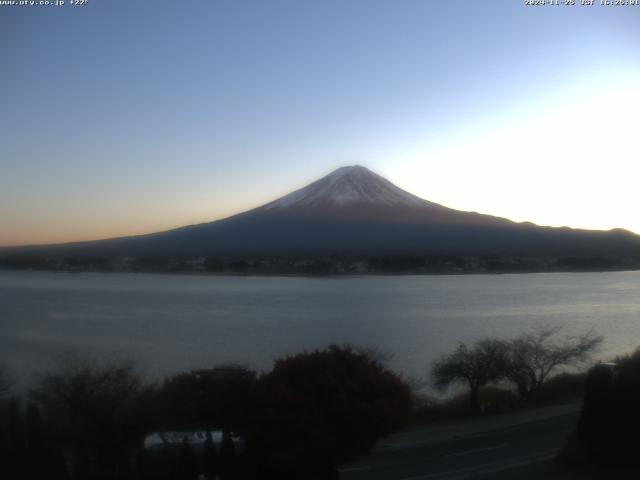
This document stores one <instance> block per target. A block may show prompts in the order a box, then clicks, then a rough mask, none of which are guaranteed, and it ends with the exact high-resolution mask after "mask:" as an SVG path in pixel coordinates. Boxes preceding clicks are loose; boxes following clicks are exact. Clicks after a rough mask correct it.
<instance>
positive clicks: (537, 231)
mask: <svg viewBox="0 0 640 480" xmlns="http://www.w3.org/2000/svg"><path fill="white" fill-rule="evenodd" d="M15 254H37V255H49V256H56V255H59V256H63V255H77V256H83V255H84V256H87V255H93V256H96V255H103V256H141V255H160V256H162V255H166V256H193V257H195V256H210V255H235V256H251V255H258V256H259V255H262V256H268V255H316V254H358V255H360V254H376V255H378V254H382V255H443V254H446V255H518V256H533V255H537V256H545V255H546V256H552V255H555V256H562V255H564V256H567V255H568V256H610V255H618V256H619V255H631V256H640V236H638V235H635V234H633V233H631V232H629V231H626V230H622V229H616V230H610V231H594V230H579V229H571V228H566V227H563V228H552V227H541V226H537V225H534V224H532V223H516V222H513V221H510V220H507V219H505V218H499V217H493V216H490V215H483V214H479V213H475V212H464V211H459V210H454V209H451V208H447V207H444V206H442V205H438V204H436V203H433V202H429V201H427V200H424V199H422V198H419V197H417V196H415V195H412V194H410V193H408V192H406V191H404V190H402V189H401V188H399V187H397V186H395V185H394V184H392V183H391V182H389V181H388V180H386V179H385V178H383V177H381V176H379V175H377V174H375V173H373V172H372V171H370V170H368V169H367V168H364V167H361V166H349V167H343V168H339V169H337V170H335V171H334V172H332V173H330V174H329V175H327V176H325V177H323V178H321V179H320V180H317V181H315V182H313V183H311V184H310V185H308V186H306V187H304V188H302V189H300V190H296V191H294V192H292V193H290V194H288V195H286V196H284V197H282V198H279V199H277V200H275V201H273V202H271V203H268V204H266V205H263V206H261V207H258V208H255V209H253V210H250V211H247V212H244V213H240V214H238V215H234V216H231V217H228V218H225V219H222V220H217V221H213V222H210V223H203V224H199V225H191V226H186V227H182V228H177V229H174V230H169V231H164V232H160V233H152V234H147V235H140V236H132V237H123V238H115V239H109V240H99V241H90V242H78V243H68V244H62V245H48V246H30V247H13V248H4V249H0V256H3V255H4V256H7V255H15Z"/></svg>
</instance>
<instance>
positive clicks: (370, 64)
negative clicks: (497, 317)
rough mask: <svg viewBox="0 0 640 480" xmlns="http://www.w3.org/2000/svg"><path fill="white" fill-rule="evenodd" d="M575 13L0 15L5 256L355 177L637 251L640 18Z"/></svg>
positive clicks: (516, 6)
mask: <svg viewBox="0 0 640 480" xmlns="http://www.w3.org/2000/svg"><path fill="white" fill-rule="evenodd" d="M577 3H578V5H574V6H566V5H544V6H526V5H525V2H524V0H522V1H521V0H493V1H491V2H479V1H476V0H467V1H455V2H451V1H445V0H441V1H437V0H429V1H427V0H386V1H380V0H322V1H320V0H313V1H312V0H287V1H285V0H270V1H268V2H267V1H261V0H260V1H258V0H256V1H244V0H229V1H222V0H206V1H205V0H191V1H189V2H180V1H175V0H174V1H164V0H154V1H141V0H127V1H123V0H89V1H88V3H87V4H86V5H71V4H69V2H68V1H67V4H66V5H63V6H54V5H50V6H38V5H33V6H20V5H14V6H11V5H0V73H1V77H0V78H2V83H1V84H0V245H20V244H34V243H54V242H64V241H71V240H89V239H98V238H109V237H116V236H122V235H130V234H139V233H147V232H154V231H159V230H165V229H169V228H173V227H177V226H182V225H186V224H193V223H200V222H206V221H211V220H215V219H218V218H223V217H225V216H228V215H230V214H233V213H238V212H241V211H243V210H247V209H249V208H252V207H255V206H258V205H260V204H262V203H266V202H268V201H270V200H273V199H275V198H276V197H279V196H281V195H283V194H286V193H288V192H290V191H291V190H294V189H296V188H300V187H302V186H304V185H305V184H306V183H309V182H311V181H313V180H315V179H317V178H319V177H320V176H322V175H324V174H327V173H329V172H330V171H332V170H333V169H335V168H338V167H340V166H343V165H351V164H360V165H365V166H367V167H369V168H370V169H372V170H374V171H376V172H377V173H379V174H381V175H383V176H385V177H387V178H388V179H389V180H391V181H392V182H394V183H396V184H397V185H398V186H400V187H401V188H404V189H406V190H408V191H410V192H411V193H414V194H416V195H418V196H421V197H423V198H426V199H428V200H430V201H433V202H437V203H440V204H443V205H446V206H449V207H452V208H458V209H462V210H472V211H478V212H482V213H488V214H492V215H498V216H503V217H507V218H511V219H513V220H516V221H532V222H535V223H538V224H541V225H554V226H562V225H568V226H572V227H582V228H596V229H609V228H614V227H620V228H626V229H629V230H632V231H635V232H637V233H640V215H638V214H637V211H636V210H637V208H636V206H637V204H638V201H637V198H638V193H637V191H638V190H637V178H638V176H637V175H636V170H640V167H639V168H636V164H637V163H638V160H640V158H638V152H639V150H638V138H640V137H639V135H638V121H637V118H638V112H640V48H639V47H640V6H631V5H627V6H602V5H600V4H599V3H600V2H599V1H598V2H597V4H596V5H593V6H582V5H580V0H578V1H577Z"/></svg>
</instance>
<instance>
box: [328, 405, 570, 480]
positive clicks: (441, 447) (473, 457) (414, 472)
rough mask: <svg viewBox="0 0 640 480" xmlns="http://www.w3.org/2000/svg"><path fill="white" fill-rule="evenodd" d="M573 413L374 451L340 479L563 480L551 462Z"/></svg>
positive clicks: (341, 472) (562, 476)
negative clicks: (512, 479) (426, 442)
mask: <svg viewBox="0 0 640 480" xmlns="http://www.w3.org/2000/svg"><path fill="white" fill-rule="evenodd" d="M577 419H578V412H577V411H574V412H570V413H564V414H562V415H559V416H555V417H552V418H546V419H538V420H535V421H530V422H527V423H523V424H519V425H513V426H509V427H504V428H500V429H497V430H492V431H486V432H480V433H474V434H471V435H469V436H465V437H464V438H459V439H447V440H442V441H437V442H431V443H428V444H425V443H423V444H415V445H412V446H409V445H408V446H406V447H405V448H402V449H386V450H385V449H378V450H377V451H374V452H373V453H372V454H371V455H369V456H368V457H366V458H363V459H362V460H361V461H359V462H357V463H353V464H350V465H348V466H345V467H343V468H341V469H340V479H341V480H365V479H366V480H453V479H474V478H475V479H477V478H482V479H485V478H486V479H508V478H517V479H518V480H525V479H534V478H535V479H539V478H544V479H545V480H551V479H554V478H565V476H564V474H562V472H559V471H558V469H557V468H556V467H555V465H554V464H553V463H552V459H553V457H554V456H555V454H556V453H557V452H558V450H559V449H560V448H561V447H562V445H563V444H564V442H565V440H566V439H567V437H568V436H569V434H570V433H571V432H572V431H573V430H574V428H575V425H576V421H577Z"/></svg>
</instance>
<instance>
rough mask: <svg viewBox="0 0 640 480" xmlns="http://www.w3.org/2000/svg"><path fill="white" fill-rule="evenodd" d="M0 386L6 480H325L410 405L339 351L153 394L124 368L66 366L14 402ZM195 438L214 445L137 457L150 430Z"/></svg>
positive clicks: (228, 372) (388, 375)
mask: <svg viewBox="0 0 640 480" xmlns="http://www.w3.org/2000/svg"><path fill="white" fill-rule="evenodd" d="M2 378H3V380H2V381H1V382H0V385H2V389H1V390H0V392H1V393H2V395H3V396H4V398H5V400H4V401H3V402H2V408H1V409H0V465H2V466H3V467H2V469H3V472H5V473H7V476H6V478H16V479H17V478H21V479H42V478H47V479H51V480H58V479H59V480H63V479H65V480H93V479H96V480H97V479H105V480H106V479H110V480H120V479H131V480H133V479H136V480H137V479H149V480H151V479H158V480H164V479H166V480H182V479H184V480H187V479H189V480H195V479H196V477H197V476H198V475H199V474H204V475H207V477H206V478H209V479H213V478H220V479H254V478H279V479H285V480H286V479H328V478H336V476H337V473H336V467H337V466H338V465H340V464H341V463H344V462H347V461H349V460H352V459H354V458H355V457H356V456H358V455H362V454H364V453H366V452H367V451H368V450H369V449H370V448H371V447H372V446H373V445H374V444H375V442H376V441H377V440H378V439H379V438H381V437H382V436H385V435H387V434H389V433H391V432H392V431H394V430H396V429H398V428H400V427H401V426H402V425H404V424H405V422H406V421H407V419H408V418H409V415H410V412H411V406H412V403H411V402H412V396H411V392H410V389H409V387H408V386H407V385H406V384H405V383H404V382H403V381H402V379H401V378H400V377H399V376H398V375H396V374H395V373H393V372H391V371H389V370H388V369H386V368H385V367H384V366H383V365H382V364H381V363H380V362H379V361H378V360H376V359H375V358H373V357H372V356H371V355H370V354H368V353H365V352H361V351H359V350H356V349H354V348H351V347H338V346H331V347H329V348H328V349H326V350H321V351H314V352H309V353H308V352H305V353H302V354H299V355H294V356H291V357H286V358H282V359H280V360H278V361H276V363H275V366H274V368H273V370H272V371H271V372H269V373H267V374H265V375H262V376H257V375H256V374H255V372H252V371H249V370H247V369H244V368H241V367H224V368H216V369H211V370H202V371H193V372H189V373H183V374H179V375H176V376H173V377H171V378H168V379H167V380H166V381H165V382H163V383H162V384H159V385H155V384H150V383H147V382H146V381H145V380H144V379H143V378H142V377H141V376H140V375H139V374H138V373H136V370H135V369H134V368H133V367H132V366H131V365H129V364H120V365H82V366H74V367H69V368H66V369H63V370H60V371H55V372H48V373H46V374H43V375H41V376H39V378H38V379H37V380H36V382H35V385H34V387H33V389H32V390H31V391H30V393H29V395H28V398H27V399H25V401H23V402H20V401H18V399H16V398H12V397H10V396H9V384H8V382H7V380H6V378H7V377H6V375H2ZM194 430H206V431H210V430H222V431H223V432H224V433H223V440H222V444H221V445H214V443H213V441H212V439H211V438H207V442H206V443H205V445H204V446H203V448H201V449H199V450H197V449H196V448H194V446H193V445H190V444H189V442H187V441H184V442H183V443H182V445H180V446H179V448H177V449H176V448H173V447H171V446H170V445H168V444H165V445H164V447H163V448H162V449H161V450H160V451H159V452H155V453H154V452H150V451H148V450H145V448H144V438H145V436H146V435H148V434H149V433H152V432H167V431H194ZM232 433H233V434H234V435H235V438H236V439H238V438H241V439H242V446H241V447H242V448H240V445H236V444H234V441H233V437H232ZM209 437H210V435H209ZM3 478H5V475H4V473H3Z"/></svg>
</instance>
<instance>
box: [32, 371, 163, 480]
mask: <svg viewBox="0 0 640 480" xmlns="http://www.w3.org/2000/svg"><path fill="white" fill-rule="evenodd" d="M150 389H151V387H150V386H148V385H146V384H145V382H144V380H143V378H142V377H141V376H140V375H139V374H138V373H137V372H136V370H135V368H134V367H133V365H132V364H131V363H129V362H121V363H115V364H111V365H97V364H89V363H85V364H81V365H72V366H66V367H64V366H63V368H62V369H60V370H59V371H54V372H48V373H45V374H42V375H41V376H40V377H39V379H38V381H37V382H36V384H35V387H34V388H33V389H32V391H31V399H32V400H33V401H35V402H36V403H37V404H39V405H40V406H41V407H42V409H43V414H44V416H45V417H46V419H47V423H48V424H49V425H50V426H51V428H52V432H54V436H55V439H54V440H55V442H56V444H57V445H59V446H60V447H61V448H63V449H64V450H65V451H66V452H68V453H69V454H71V456H72V458H73V462H74V465H75V467H74V469H81V467H82V466H83V465H84V464H85V463H86V462H88V461H89V460H91V461H90V462H89V463H91V465H93V466H92V468H101V469H103V470H104V471H105V472H107V471H109V472H110V473H109V474H110V475H112V476H111V477H110V478H119V477H118V475H117V474H116V473H114V472H116V471H119V469H123V468H126V462H128V458H129V453H130V452H131V451H132V449H133V448H135V446H136V445H137V443H138V442H139V441H140V439H141V438H142V437H143V436H144V434H145V433H146V430H147V425H146V422H147V416H148V415H149V414H150V412H151V411H152V410H153V405H152V398H150V397H149V395H150V393H151V391H150ZM78 475H79V474H78ZM76 476H77V475H76Z"/></svg>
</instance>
